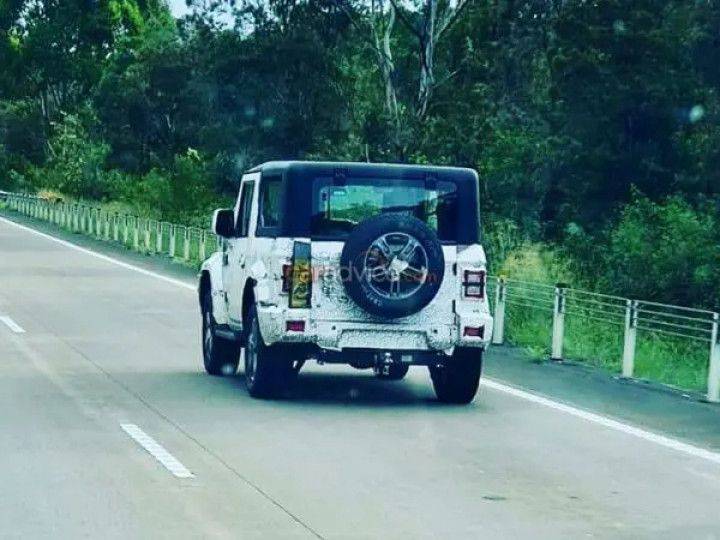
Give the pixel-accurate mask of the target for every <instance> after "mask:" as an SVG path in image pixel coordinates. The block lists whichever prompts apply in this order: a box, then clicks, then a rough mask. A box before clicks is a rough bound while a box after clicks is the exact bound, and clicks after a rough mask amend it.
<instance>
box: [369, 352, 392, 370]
mask: <svg viewBox="0 0 720 540" xmlns="http://www.w3.org/2000/svg"><path fill="white" fill-rule="evenodd" d="M394 363H395V362H394V361H393V357H392V353H391V352H389V351H385V352H381V353H377V354H376V355H375V365H374V366H373V372H374V373H375V375H389V374H390V366H391V365H393V364H394Z"/></svg>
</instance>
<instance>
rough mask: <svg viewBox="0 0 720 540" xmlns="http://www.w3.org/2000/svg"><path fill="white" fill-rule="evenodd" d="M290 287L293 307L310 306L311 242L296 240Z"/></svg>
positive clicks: (291, 305)
mask: <svg viewBox="0 0 720 540" xmlns="http://www.w3.org/2000/svg"><path fill="white" fill-rule="evenodd" d="M283 286H284V284H283ZM288 289H289V291H290V307H291V308H309V307H310V298H311V296H312V268H311V265H310V244H307V243H304V242H295V245H294V246H293V258H292V272H290V283H289V284H288Z"/></svg>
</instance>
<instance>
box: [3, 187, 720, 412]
mask: <svg viewBox="0 0 720 540" xmlns="http://www.w3.org/2000/svg"><path fill="white" fill-rule="evenodd" d="M5 202H6V204H7V205H8V206H9V207H10V208H11V209H13V210H16V211H18V212H20V213H23V214H26V215H29V216H32V217H35V218H39V219H44V220H46V221H50V222H52V223H55V224H57V225H59V226H60V227H63V228H65V229H69V230H71V231H74V232H78V233H84V234H88V235H91V236H94V237H96V238H100V239H103V240H111V241H115V242H119V243H121V244H123V245H125V246H126V247H128V248H130V249H133V250H135V251H141V252H146V253H155V254H163V255H166V256H168V257H171V258H173V259H179V260H181V261H184V262H186V263H199V262H201V261H203V260H204V259H205V258H206V256H207V255H209V254H210V253H211V252H212V251H214V250H215V249H217V247H219V246H220V245H221V239H220V238H218V237H217V236H216V235H215V234H213V233H212V232H210V231H207V230H203V229H200V228H197V227H186V226H184V225H177V224H174V223H168V222H165V221H157V220H153V219H146V218H141V217H137V216H132V215H129V214H121V213H115V212H108V211H106V210H103V209H102V208H97V207H92V206H88V205H83V204H76V203H65V202H51V201H48V200H45V199H41V198H38V197H36V196H32V195H18V194H8V195H7V196H6V201H5ZM488 293H489V294H490V296H491V299H492V300H493V305H494V316H495V318H494V328H493V343H494V344H502V343H503V342H504V339H505V335H504V334H505V324H506V321H507V318H508V312H507V307H508V306H515V307H520V308H523V309H525V310H532V311H533V312H541V313H545V314H547V316H548V321H550V320H551V321H552V336H551V358H553V359H555V360H560V359H562V358H563V347H564V345H565V319H566V317H572V318H578V319H583V320H587V321H592V322H595V323H604V324H610V325H616V326H618V328H622V329H623V352H622V375H623V377H628V378H630V377H633V375H634V372H635V349H636V343H637V337H638V332H643V333H652V334H656V335H658V334H659V335H668V336H673V337H676V338H682V339H687V340H693V341H697V342H700V343H705V344H707V346H708V375H707V399H708V401H711V402H716V403H718V402H720V344H718V325H719V323H720V317H719V316H718V313H716V312H713V311H707V310H702V309H694V308H688V307H682V306H674V305H669V304H660V303H657V302H649V301H645V300H633V299H629V298H623V297H619V296H613V295H608V294H600V293H594V292H590V291H584V290H580V289H574V288H572V287H568V286H566V285H563V284H557V285H548V284H543V283H535V282H527V281H520V280H514V279H506V278H504V277H494V276H489V277H488Z"/></svg>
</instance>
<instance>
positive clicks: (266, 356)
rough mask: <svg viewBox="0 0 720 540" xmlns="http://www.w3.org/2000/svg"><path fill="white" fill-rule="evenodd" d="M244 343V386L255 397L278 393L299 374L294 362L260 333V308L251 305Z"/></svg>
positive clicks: (272, 395) (266, 396) (268, 396)
mask: <svg viewBox="0 0 720 540" xmlns="http://www.w3.org/2000/svg"><path fill="white" fill-rule="evenodd" d="M247 323H248V330H247V338H246V343H245V386H246V387H247V390H248V393H249V394H250V395H251V396H252V397H255V398H270V397H274V396H276V395H277V394H279V393H280V392H281V391H282V390H284V389H285V387H286V386H287V385H288V383H289V382H290V380H291V379H292V378H293V377H294V376H295V375H296V374H297V371H296V370H295V369H293V362H292V361H290V360H287V359H285V358H283V355H282V354H281V353H282V349H281V348H279V347H273V346H268V345H266V344H265V342H264V341H263V338H262V335H261V334H260V324H259V322H258V317H257V310H256V309H255V306H252V307H251V308H250V313H249V314H248V321H247Z"/></svg>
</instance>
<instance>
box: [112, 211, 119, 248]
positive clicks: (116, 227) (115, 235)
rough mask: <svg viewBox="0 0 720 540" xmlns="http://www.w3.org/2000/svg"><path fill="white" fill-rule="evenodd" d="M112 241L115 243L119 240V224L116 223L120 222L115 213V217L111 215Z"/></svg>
mask: <svg viewBox="0 0 720 540" xmlns="http://www.w3.org/2000/svg"><path fill="white" fill-rule="evenodd" d="M112 220H113V240H114V241H115V242H117V241H118V240H119V239H120V224H119V223H118V221H120V218H119V217H118V214H117V212H115V215H113V218H112Z"/></svg>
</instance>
